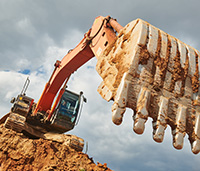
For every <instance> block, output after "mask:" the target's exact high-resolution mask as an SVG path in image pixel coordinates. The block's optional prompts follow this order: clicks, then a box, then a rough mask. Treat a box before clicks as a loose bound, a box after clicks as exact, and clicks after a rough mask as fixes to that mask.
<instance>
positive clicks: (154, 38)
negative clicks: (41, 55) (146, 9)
mask: <svg viewBox="0 0 200 171" xmlns="http://www.w3.org/2000/svg"><path fill="white" fill-rule="evenodd" d="M94 56H96V58H97V65H96V70H97V72H98V73H99V75H100V76H101V77H102V79H103V82H102V83H101V84H100V86H99V88H98V92H99V93H100V95H101V96H102V97H103V98H104V99H105V100H107V101H110V100H113V101H114V103H113V106H112V120H113V122H114V123H115V124H117V125H119V124H121V123H122V119H123V115H124V113H125V110H126V107H128V108H131V109H133V111H134V113H133V120H134V126H133V130H134V131H135V132H136V133H137V134H142V133H143V132H144V129H145V123H146V121H147V119H148V117H151V118H152V119H153V139H154V140H155V141H156V142H159V143H160V142H162V141H163V138H164V133H165V129H166V127H167V125H169V126H170V127H171V128H172V137H173V146H174V147H175V148H176V149H182V147H183V142H184V137H185V134H186V133H187V134H188V136H189V141H190V143H191V148H192V152H193V153H195V154H197V153H198V152H199V151H200V107H199V106H200V86H199V80H200V79H199V73H200V67H199V66H200V65H199V62H200V53H199V52H198V51H197V50H196V49H194V48H192V47H190V46H188V45H186V44H185V43H183V42H181V41H180V40H178V39H176V38H174V37H172V36H170V35H168V34H167V33H165V32H163V31H161V30H160V29H158V28H156V27H154V26H152V25H150V24H149V23H147V22H145V21H143V20H141V19H136V20H134V21H132V22H130V23H128V24H127V25H126V26H125V27H122V26H121V25H120V24H119V23H118V22H117V21H116V20H115V19H113V18H111V17H110V16H107V17H102V16H100V17H97V18H96V19H95V21H94V23H93V26H92V28H91V29H89V31H88V32H87V33H85V35H84V38H83V39H82V40H81V42H80V43H79V44H78V45H77V46H76V47H75V48H74V49H73V50H71V51H69V52H68V53H67V55H66V56H64V58H63V59H62V60H61V61H56V63H55V65H54V66H55V69H54V71H53V73H52V75H51V77H50V79H49V81H48V82H47V83H46V85H45V88H44V90H43V93H42V95H41V97H40V99H39V101H38V102H37V103H35V102H34V99H33V98H31V97H28V96H26V94H25V92H26V89H27V87H28V85H29V82H30V80H29V79H27V80H26V82H25V85H24V87H23V89H22V92H21V93H20V95H18V97H17V98H16V99H15V98H13V99H12V100H11V102H12V103H13V106H12V108H11V111H10V112H9V113H8V114H7V115H5V116H4V117H3V118H2V119H1V120H0V123H4V125H5V127H7V128H10V129H13V130H15V131H17V132H23V133H24V134H26V135H28V136H32V137H41V138H46V139H56V140H58V141H65V140H66V139H70V145H71V146H72V147H74V148H75V149H78V150H80V151H81V150H82V149H83V145H84V141H83V139H81V138H79V137H76V136H73V135H68V138H66V136H65V134H61V133H64V132H67V131H69V130H71V129H73V128H74V126H75V125H76V122H77V120H78V118H79V115H80V110H81V106H82V103H83V102H84V101H85V102H86V98H85V97H84V96H83V93H82V92H80V94H77V93H74V92H71V91H69V90H68V89H67V82H68V80H69V78H70V75H71V74H72V73H73V72H74V71H76V70H77V69H78V68H79V67H81V66H82V65H83V64H85V63H86V62H87V61H89V60H90V59H91V58H93V57H94ZM61 136H63V137H62V138H61ZM61 139H62V140H61Z"/></svg>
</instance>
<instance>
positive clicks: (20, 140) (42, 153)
mask: <svg viewBox="0 0 200 171" xmlns="http://www.w3.org/2000/svg"><path fill="white" fill-rule="evenodd" d="M0 170H1V171H4V170H6V171H7V170H12V171H15V170H17V171H19V170H21V171H22V170H25V171H26V170H28V171H39V170H40V171H41V170H44V171H54V170H71V171H86V170H89V171H92V170H94V171H101V170H106V171H110V169H109V168H108V167H107V166H106V164H100V163H97V165H96V164H95V163H94V161H93V160H92V158H89V156H88V155H87V154H84V153H82V152H77V151H75V150H74V149H71V148H69V147H68V146H66V145H64V144H62V143H58V142H54V141H50V140H44V139H29V138H27V137H25V136H24V135H23V134H21V133H16V132H15V131H12V130H9V129H6V128H4V127H3V125H0Z"/></svg>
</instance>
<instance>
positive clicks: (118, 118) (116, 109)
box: [112, 73, 129, 125]
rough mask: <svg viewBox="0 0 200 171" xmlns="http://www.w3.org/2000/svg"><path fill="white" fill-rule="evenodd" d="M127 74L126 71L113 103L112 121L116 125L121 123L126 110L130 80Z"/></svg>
mask: <svg viewBox="0 0 200 171" xmlns="http://www.w3.org/2000/svg"><path fill="white" fill-rule="evenodd" d="M126 76H127V73H124V75H123V77H122V80H121V83H120V85H119V87H118V90H117V93H116V96H115V101H114V103H113V105H112V121H113V123H115V124H116V125H120V124H121V123H122V119H123V114H124V112H125V111H126V104H127V96H128V87H129V81H127V80H126Z"/></svg>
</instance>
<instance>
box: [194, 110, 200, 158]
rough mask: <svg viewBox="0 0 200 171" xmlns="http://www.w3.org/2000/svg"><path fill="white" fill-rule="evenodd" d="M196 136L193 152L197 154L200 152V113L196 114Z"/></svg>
mask: <svg viewBox="0 0 200 171" xmlns="http://www.w3.org/2000/svg"><path fill="white" fill-rule="evenodd" d="M194 134H195V141H194V142H193V143H192V152H193V153H194V154H197V153H199V152H200V113H196V121H195V127H194Z"/></svg>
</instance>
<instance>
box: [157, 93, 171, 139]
mask: <svg viewBox="0 0 200 171" xmlns="http://www.w3.org/2000/svg"><path fill="white" fill-rule="evenodd" d="M168 102H169V99H168V98H166V97H163V96H161V97H160V108H159V112H158V118H157V121H156V123H155V128H156V129H155V131H154V135H153V139H154V140H155V141H156V142H159V143H160V142H162V141H163V138H164V133H165V132H164V131H165V129H166V127H167V122H166V116H167V112H168Z"/></svg>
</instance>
